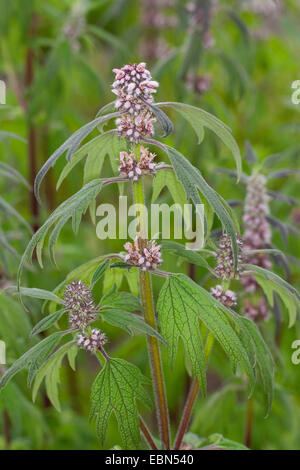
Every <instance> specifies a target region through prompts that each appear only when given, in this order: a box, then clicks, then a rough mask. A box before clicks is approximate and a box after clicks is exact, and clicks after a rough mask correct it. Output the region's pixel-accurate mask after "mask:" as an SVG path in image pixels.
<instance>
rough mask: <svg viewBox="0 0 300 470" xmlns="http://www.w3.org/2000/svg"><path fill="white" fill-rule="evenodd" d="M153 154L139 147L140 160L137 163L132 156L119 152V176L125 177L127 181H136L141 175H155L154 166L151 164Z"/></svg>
mask: <svg viewBox="0 0 300 470" xmlns="http://www.w3.org/2000/svg"><path fill="white" fill-rule="evenodd" d="M154 158H155V153H151V152H149V150H148V149H146V148H145V147H143V146H141V149H140V160H139V161H138V162H137V161H136V159H135V158H134V154H133V153H132V152H131V153H127V152H120V166H119V174H120V175H126V176H127V177H128V178H129V179H132V180H133V181H137V180H138V179H139V178H140V177H141V175H142V173H143V172H144V173H155V171H156V164H155V163H154V162H153V159H154Z"/></svg>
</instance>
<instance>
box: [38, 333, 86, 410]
mask: <svg viewBox="0 0 300 470" xmlns="http://www.w3.org/2000/svg"><path fill="white" fill-rule="evenodd" d="M71 348H74V350H76V351H77V345H76V344H74V341H70V342H69V343H66V344H64V345H63V346H62V347H61V348H59V349H58V350H57V351H55V353H54V354H52V356H50V358H49V359H48V360H47V361H46V362H45V363H44V364H43V366H42V367H41V368H40V370H39V371H38V373H37V374H36V376H35V380H34V384H33V388H32V399H33V401H35V399H36V395H37V392H38V390H39V388H40V386H41V383H42V381H43V379H45V384H46V392H47V395H48V397H49V400H50V401H51V403H52V405H53V406H54V407H55V408H56V409H57V411H61V408H60V403H59V398H58V384H59V383H60V378H59V371H60V368H61V365H62V361H63V359H64V357H65V355H66V354H68V353H69V352H70V350H71Z"/></svg>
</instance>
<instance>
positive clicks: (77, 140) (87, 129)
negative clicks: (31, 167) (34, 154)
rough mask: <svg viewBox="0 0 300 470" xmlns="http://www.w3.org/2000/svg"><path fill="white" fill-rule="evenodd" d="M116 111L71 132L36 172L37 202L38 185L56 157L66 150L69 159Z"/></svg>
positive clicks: (37, 194)
mask: <svg viewBox="0 0 300 470" xmlns="http://www.w3.org/2000/svg"><path fill="white" fill-rule="evenodd" d="M117 115H118V113H112V114H108V115H105V116H99V117H97V118H96V119H94V120H93V121H91V122H88V123H87V124H85V125H84V126H82V127H81V128H80V129H78V130H77V131H76V132H74V134H72V135H71V136H70V137H69V138H68V139H67V140H66V141H65V142H64V143H63V144H62V145H61V146H60V147H59V148H58V149H57V150H56V151H55V152H54V153H53V154H52V155H51V157H50V158H48V160H47V161H46V162H45V163H44V165H43V166H42V168H41V169H40V171H39V172H38V174H37V176H36V179H35V182H34V193H35V196H36V198H37V200H38V201H39V202H41V199H40V185H41V183H42V181H43V179H44V177H45V175H46V174H47V173H48V171H49V169H50V168H51V167H53V166H54V165H55V163H56V161H57V160H58V158H59V157H60V156H61V155H63V154H64V153H65V152H66V151H67V160H68V161H69V160H70V158H71V156H72V154H73V153H74V152H75V151H76V149H77V148H78V146H79V145H80V144H81V142H82V141H83V140H84V139H85V138H86V137H87V136H88V135H89V134H90V133H91V132H92V130H94V129H95V128H96V127H97V126H98V125H99V124H101V123H102V122H104V121H106V120H108V119H111V118H113V117H117Z"/></svg>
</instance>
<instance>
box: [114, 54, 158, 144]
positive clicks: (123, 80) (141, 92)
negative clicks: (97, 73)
mask: <svg viewBox="0 0 300 470" xmlns="http://www.w3.org/2000/svg"><path fill="white" fill-rule="evenodd" d="M113 72H114V73H115V74H116V79H115V81H114V83H113V90H112V92H113V93H114V94H115V95H117V97H118V99H117V100H116V102H115V107H116V109H117V110H118V111H120V112H122V113H124V114H123V115H122V116H121V117H120V118H119V119H117V120H116V124H117V126H118V133H119V135H120V136H121V137H124V138H127V139H129V141H130V142H135V143H137V142H139V141H140V140H141V139H142V138H145V137H149V136H150V137H151V136H153V134H154V129H153V124H154V123H155V122H156V119H155V118H154V117H153V114H152V112H151V110H150V108H149V107H148V106H147V104H152V103H153V101H154V100H153V96H152V95H153V93H156V88H157V87H158V82H156V81H154V80H152V77H151V73H150V72H149V70H147V69H146V64H145V63H144V62H141V63H140V64H129V65H124V67H122V68H121V69H113Z"/></svg>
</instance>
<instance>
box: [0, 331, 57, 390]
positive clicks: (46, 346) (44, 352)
mask: <svg viewBox="0 0 300 470" xmlns="http://www.w3.org/2000/svg"><path fill="white" fill-rule="evenodd" d="M63 334H64V332H63V331H59V332H57V333H53V334H52V335H50V336H48V337H47V338H45V339H43V341H41V342H40V343H38V344H36V345H35V346H33V348H31V349H29V351H27V352H26V353H25V354H23V356H21V357H20V358H19V359H18V360H17V361H16V362H15V363H14V364H13V365H12V366H11V367H10V368H9V369H8V370H7V371H6V372H5V374H4V375H3V377H2V378H1V380H0V390H1V388H3V387H5V386H6V384H7V383H8V382H9V381H10V380H11V379H12V378H13V377H14V375H15V374H17V373H18V372H19V371H20V370H22V369H28V378H27V383H28V386H30V385H31V384H32V381H33V379H34V377H35V376H36V374H37V372H38V370H39V369H40V367H41V366H42V365H43V364H44V362H45V361H46V359H47V357H48V356H49V354H50V353H51V352H52V351H53V349H54V348H55V347H56V346H57V345H58V343H59V342H60V340H61V338H62V336H63Z"/></svg>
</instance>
